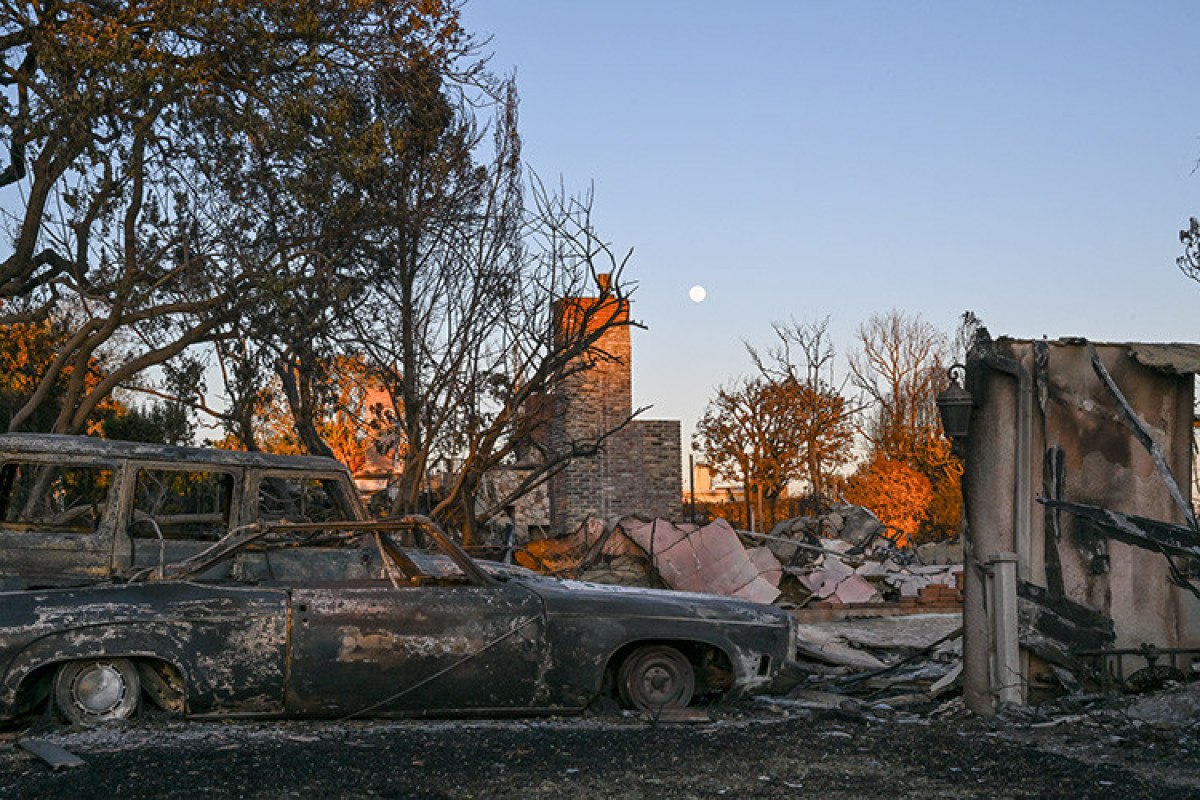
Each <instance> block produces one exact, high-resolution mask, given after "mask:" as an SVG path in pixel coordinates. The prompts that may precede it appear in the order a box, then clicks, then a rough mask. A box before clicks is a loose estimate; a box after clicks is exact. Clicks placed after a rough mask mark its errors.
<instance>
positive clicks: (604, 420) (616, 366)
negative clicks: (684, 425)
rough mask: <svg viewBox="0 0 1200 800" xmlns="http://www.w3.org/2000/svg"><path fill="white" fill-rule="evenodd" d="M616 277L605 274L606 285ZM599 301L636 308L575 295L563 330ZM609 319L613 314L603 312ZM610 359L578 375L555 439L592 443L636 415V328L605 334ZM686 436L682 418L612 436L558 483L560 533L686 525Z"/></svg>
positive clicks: (561, 407)
mask: <svg viewBox="0 0 1200 800" xmlns="http://www.w3.org/2000/svg"><path fill="white" fill-rule="evenodd" d="M607 277H608V276H601V279H602V281H604V280H607ZM599 303H611V304H614V306H615V305H616V304H618V303H619V304H620V305H619V306H618V307H616V308H615V313H616V314H618V315H619V316H621V317H623V318H627V317H628V315H629V302H628V301H625V300H622V301H617V300H611V299H610V300H600V299H599V298H592V297H573V298H567V299H565V300H562V301H560V302H559V303H558V307H557V310H556V313H555V319H556V320H558V324H559V326H560V329H561V327H562V326H563V325H565V324H570V322H571V316H572V314H580V313H581V311H580V310H581V309H585V308H589V307H592V306H595V305H596V304H599ZM597 316H598V317H600V318H601V319H607V318H608V316H609V315H608V314H607V313H606V312H603V310H602V313H600V314H598V315H597ZM596 347H597V349H598V350H600V351H602V352H603V353H604V354H605V355H606V357H605V358H600V359H597V360H596V361H595V363H594V364H593V365H592V366H591V367H590V368H589V369H587V370H584V371H581V372H579V373H577V374H575V375H572V376H571V377H570V379H569V380H568V381H567V385H566V386H565V387H564V388H563V390H562V391H561V392H560V394H559V396H558V397H557V398H556V406H557V407H556V413H555V415H554V418H553V420H552V421H551V424H550V440H551V442H552V443H561V442H566V441H572V440H588V439H593V438H595V437H596V436H598V435H600V434H603V433H604V432H606V431H610V430H612V429H614V428H617V427H618V426H620V425H621V424H622V423H624V422H625V421H626V420H627V419H628V418H629V416H630V414H632V413H633V373H632V363H633V350H632V345H631V342H630V328H629V326H628V325H623V324H622V325H616V326H613V327H612V328H610V329H609V330H607V331H605V332H604V334H603V335H602V336H601V337H600V339H599V341H598V342H597V343H596ZM680 446H681V435H680V424H679V421H678V420H641V419H638V420H634V421H632V422H631V423H629V424H628V425H627V426H626V427H624V428H623V429H621V430H620V431H618V432H617V433H616V434H615V435H613V436H611V437H609V438H608V439H607V440H606V441H605V442H604V444H603V445H602V447H601V449H600V452H598V453H596V455H594V456H591V457H587V458H576V459H574V460H573V461H572V462H571V463H570V464H569V465H568V466H567V467H566V469H564V470H563V471H562V472H560V473H558V474H557V475H555V476H554V477H553V478H552V479H551V481H550V527H551V531H552V532H553V533H555V534H557V535H562V534H566V533H569V532H571V531H574V530H575V529H576V528H578V527H579V526H580V525H581V524H582V523H583V522H584V520H586V519H587V518H588V517H589V516H598V517H600V518H601V519H606V520H608V519H616V518H618V517H623V516H626V515H628V514H641V515H643V516H646V517H651V518H653V517H662V518H664V519H679V518H680V517H682V516H683V492H682V485H683V482H682V474H681V455H680V453H681V449H680Z"/></svg>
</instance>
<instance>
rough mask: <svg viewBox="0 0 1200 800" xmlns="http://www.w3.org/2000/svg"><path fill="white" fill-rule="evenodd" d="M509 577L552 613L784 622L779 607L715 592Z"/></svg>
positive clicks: (738, 621)
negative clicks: (526, 589)
mask: <svg viewBox="0 0 1200 800" xmlns="http://www.w3.org/2000/svg"><path fill="white" fill-rule="evenodd" d="M510 580H514V581H516V582H519V583H520V584H521V585H523V586H525V587H527V588H528V589H530V590H531V591H533V592H535V593H536V594H537V595H538V596H540V597H541V598H542V600H543V601H544V602H545V604H546V612H547V613H548V614H550V615H552V616H553V615H571V616H579V615H588V614H605V615H624V616H633V617H647V618H656V619H680V620H692V621H694V620H712V621H714V622H718V621H719V622H731V623H738V624H743V625H746V624H749V625H767V626H772V627H774V626H777V625H786V624H787V623H788V620H789V614H788V613H787V612H786V611H784V610H783V609H781V608H777V607H775V606H768V605H763V604H761V603H752V602H750V601H748V600H739V599H737V598H733V597H725V596H722V595H715V594H699V593H695V592H675V591H668V590H662V589H645V588H641V587H635V586H615V585H612V584H604V583H587V582H585V581H575V580H563V579H558V578H548V577H543V576H538V575H522V576H519V577H515V576H514V577H512V578H510Z"/></svg>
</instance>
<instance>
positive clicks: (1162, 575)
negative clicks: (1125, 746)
mask: <svg viewBox="0 0 1200 800" xmlns="http://www.w3.org/2000/svg"><path fill="white" fill-rule="evenodd" d="M1095 347H1096V352H1097V353H1098V355H1099V358H1100V361H1101V362H1102V363H1103V364H1104V366H1105V368H1106V369H1107V370H1108V372H1109V373H1110V374H1111V376H1112V378H1113V380H1114V382H1115V383H1116V384H1117V386H1118V388H1119V389H1120V391H1121V392H1122V393H1123V394H1124V396H1125V398H1126V400H1127V401H1128V403H1129V405H1130V406H1131V407H1132V408H1133V409H1134V411H1135V412H1136V414H1137V415H1138V416H1139V417H1140V418H1141V419H1142V421H1143V422H1144V423H1145V425H1146V426H1147V427H1148V428H1149V430H1150V431H1151V435H1152V437H1153V438H1154V440H1155V441H1156V442H1157V443H1158V445H1159V446H1160V447H1161V448H1162V451H1163V453H1164V456H1165V459H1166V462H1167V464H1168V465H1169V466H1170V468H1171V471H1172V472H1173V473H1174V475H1175V477H1176V481H1177V483H1178V484H1179V485H1180V487H1181V490H1182V491H1183V493H1184V495H1185V497H1186V496H1188V493H1189V488H1190V480H1189V477H1190V463H1191V447H1192V399H1193V388H1192V387H1193V379H1192V377H1191V376H1190V375H1174V374H1168V373H1165V372H1161V371H1158V370H1155V369H1151V368H1148V367H1145V366H1143V365H1141V364H1139V363H1138V362H1137V361H1135V360H1134V359H1133V358H1132V357H1131V355H1130V352H1129V348H1128V346H1125V345H1120V344H1098V345H1096V346H1095ZM1038 350H1040V351H1041V355H1040V357H1039V355H1038V353H1037V351H1038ZM992 352H993V353H994V354H995V355H996V356H999V358H1000V360H1001V361H1002V360H1003V359H1005V358H1008V359H1012V360H1014V361H1015V362H1018V363H1019V364H1020V365H1021V368H1022V369H1023V370H1024V371H1025V373H1026V375H1027V376H1028V386H1029V394H1028V396H1027V398H1026V400H1025V402H1027V403H1028V404H1029V406H1030V407H1031V410H1032V426H1031V436H1030V440H1031V441H1030V444H1031V447H1030V448H1029V450H1030V452H1029V453H1028V455H1027V457H1026V459H1025V462H1024V463H1020V464H1019V463H1017V451H1018V436H1017V423H1016V420H1017V416H1018V415H1017V411H1018V407H1019V404H1020V403H1021V402H1022V398H1021V393H1020V391H1019V386H1020V381H1019V380H1018V378H1016V377H1014V376H1013V375H1010V374H1006V373H1005V372H1004V371H1003V370H1002V369H999V368H997V366H996V364H997V363H998V362H997V361H996V360H995V359H993V363H992V364H991V365H990V366H989V364H988V363H985V362H984V361H981V360H980V359H979V358H978V356H979V353H978V352H975V353H973V355H974V356H975V358H973V360H972V361H971V363H970V364H969V365H968V366H969V373H970V374H969V378H970V380H969V388H970V391H971V392H972V394H973V396H974V397H975V401H976V408H975V413H974V416H973V418H972V426H971V435H970V441H969V443H968V455H967V469H966V474H965V476H964V493H965V496H966V500H967V522H968V530H969V547H968V560H969V561H970V562H971V564H970V565H969V569H968V573H969V574H968V580H967V584H968V585H967V587H966V593H967V598H966V603H965V606H964V616H965V620H964V622H965V626H966V643H965V647H966V650H967V653H966V658H967V664H966V679H967V683H968V685H971V684H972V680H973V679H974V681H975V686H976V689H977V688H978V681H979V680H981V679H982V677H983V675H984V674H985V671H986V663H987V662H986V659H985V657H984V655H983V651H984V649H985V648H986V643H987V635H988V634H987V624H986V619H987V611H986V609H985V608H984V599H983V597H982V594H983V593H982V589H983V581H982V580H981V575H982V572H981V571H980V565H983V564H986V563H987V561H988V559H989V557H990V556H991V555H993V554H995V553H1000V552H1004V551H1011V552H1017V553H1018V555H1019V556H1020V557H1021V565H1022V572H1023V574H1022V575H1021V576H1020V577H1021V578H1023V579H1025V580H1028V581H1029V582H1031V583H1033V584H1036V585H1038V586H1042V587H1046V588H1047V589H1049V590H1050V592H1051V593H1052V594H1055V593H1059V594H1060V596H1063V597H1065V598H1067V599H1069V600H1072V601H1074V602H1076V603H1079V604H1082V605H1084V606H1087V607H1089V608H1092V609H1095V610H1098V611H1100V612H1102V613H1103V614H1105V615H1106V616H1108V617H1110V618H1111V619H1112V620H1113V623H1114V630H1115V633H1116V642H1115V643H1114V646H1115V647H1136V646H1138V645H1140V644H1142V643H1143V642H1150V643H1153V644H1156V645H1159V646H1162V647H1194V646H1200V636H1198V633H1200V631H1198V630H1197V627H1196V620H1197V617H1198V616H1200V601H1197V599H1196V598H1195V597H1194V596H1193V595H1191V594H1190V593H1188V592H1187V591H1186V590H1183V589H1181V588H1179V587H1176V586H1174V585H1173V584H1171V583H1170V581H1169V573H1168V568H1167V563H1166V559H1165V558H1164V557H1163V556H1162V555H1161V554H1158V553H1154V552H1150V551H1148V550H1145V549H1142V548H1138V547H1134V546H1131V545H1127V544H1123V543H1121V542H1117V541H1114V540H1112V539H1111V538H1110V537H1108V536H1106V535H1104V534H1103V533H1102V532H1101V531H1100V530H1099V529H1097V528H1096V527H1094V526H1093V525H1092V524H1091V523H1088V522H1086V521H1084V520H1080V519H1077V518H1075V517H1073V516H1072V515H1070V514H1068V513H1065V512H1057V520H1058V524H1059V535H1058V537H1057V538H1056V537H1055V535H1054V533H1053V528H1054V525H1053V522H1054V518H1055V513H1056V512H1051V511H1048V510H1047V509H1045V508H1044V507H1043V506H1041V505H1040V504H1038V503H1037V502H1036V499H1035V498H1036V497H1037V496H1039V495H1041V496H1051V495H1052V494H1053V492H1054V491H1055V487H1054V483H1053V480H1052V479H1051V476H1052V474H1053V469H1052V468H1051V467H1050V466H1049V462H1048V461H1047V452H1048V451H1049V450H1052V449H1053V448H1061V451H1062V456H1061V463H1062V465H1063V468H1064V469H1063V480H1062V483H1061V487H1062V499H1065V500H1069V501H1074V502H1079V503H1087V504H1092V505H1096V506H1103V507H1105V508H1108V509H1111V510H1114V511H1120V512H1124V513H1128V514H1135V515H1138V516H1142V517H1149V518H1152V519H1157V520H1162V521H1167V522H1174V523H1182V522H1183V515H1182V513H1181V511H1180V509H1179V508H1178V507H1177V505H1176V504H1175V503H1174V502H1173V501H1172V499H1171V496H1170V494H1169V492H1168V490H1167V484H1166V482H1165V481H1164V480H1163V478H1162V476H1161V475H1160V474H1159V473H1158V471H1157V470H1156V469H1155V466H1154V462H1153V459H1152V458H1151V456H1150V454H1149V453H1148V452H1147V451H1146V449H1145V448H1144V447H1142V446H1141V445H1140V444H1139V443H1138V441H1137V439H1136V438H1135V437H1134V436H1133V434H1132V433H1131V430H1130V428H1129V426H1128V424H1127V423H1126V421H1125V417H1124V414H1123V413H1122V411H1121V409H1120V406H1119V404H1118V403H1117V401H1116V400H1115V399H1114V397H1113V396H1112V394H1111V393H1110V392H1109V391H1108V390H1107V389H1106V388H1105V386H1104V385H1103V383H1102V382H1101V381H1100V379H1099V377H1098V376H1097V374H1096V371H1095V370H1094V369H1093V366H1092V362H1091V356H1090V351H1089V349H1088V347H1087V344H1086V343H1085V342H1082V341H1080V340H1068V341H1054V342H1044V343H1034V342H1028V341H1014V340H1008V339H1001V340H998V341H997V342H995V343H994V349H993V351H992ZM1018 469H1024V470H1028V471H1029V477H1030V480H1029V487H1030V491H1029V496H1028V497H1025V498H1021V500H1020V502H1021V503H1024V504H1027V505H1028V507H1029V513H1030V526H1029V528H1030V536H1029V541H1028V546H1027V547H1022V545H1021V542H1019V541H1018V538H1017V536H1016V534H1015V528H1016V525H1015V519H1016V514H1017V508H1018V505H1017V504H1016V502H1015V501H1016V499H1015V496H1014V492H1015V485H1016V483H1017V480H1016V476H1017V470H1018ZM1026 677H1028V676H1026ZM969 691H970V690H969ZM968 702H970V698H968Z"/></svg>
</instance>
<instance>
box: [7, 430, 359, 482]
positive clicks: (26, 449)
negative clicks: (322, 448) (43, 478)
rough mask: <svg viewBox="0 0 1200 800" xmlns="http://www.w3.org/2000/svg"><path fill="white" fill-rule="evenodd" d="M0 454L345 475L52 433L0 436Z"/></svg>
mask: <svg viewBox="0 0 1200 800" xmlns="http://www.w3.org/2000/svg"><path fill="white" fill-rule="evenodd" d="M0 453H21V454H35V453H51V454H55V453H56V454H59V455H63V456H92V457H95V458H110V459H114V458H115V459H141V460H147V461H149V460H153V461H178V462H181V463H190V464H219V465H222V466H237V467H261V468H265V469H289V470H320V471H322V472H330V471H336V472H345V471H346V467H345V466H344V465H343V464H342V463H341V462H340V461H338V460H337V459H333V458H325V457H324V456H283V455H276V454H274V453H245V452H241V451H237V450H216V449H213V448H206V447H177V446H174V445H164V444H149V443H146V442H123V441H118V440H116V439H96V438H94V437H92V436H66V435H63V434H56V433H5V434H0Z"/></svg>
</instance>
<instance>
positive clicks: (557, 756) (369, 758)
mask: <svg viewBox="0 0 1200 800" xmlns="http://www.w3.org/2000/svg"><path fill="white" fill-rule="evenodd" d="M711 716H712V719H711V721H706V722H699V723H663V722H659V723H652V722H648V721H645V720H641V719H638V718H632V717H625V716H621V715H619V714H612V715H600V716H589V717H584V718H575V719H547V720H531V721H463V722H458V721H435V722H429V721H386V722H385V721H363V722H359V721H354V722H270V723H263V722H254V723H251V722H228V723H220V722H185V721H180V720H175V719H171V718H167V717H164V716H159V717H153V716H152V717H150V718H148V719H143V720H140V721H137V722H135V723H127V724H123V725H120V726H114V727H107V728H103V729H97V730H78V729H70V728H66V727H63V726H60V725H55V724H49V723H46V722H42V723H38V724H35V725H34V726H33V728H31V729H28V730H25V731H13V732H9V733H6V734H3V735H2V737H0V798H21V799H22V800H29V799H30V798H41V797H120V798H141V797H165V796H176V797H186V796H197V797H198V796H205V797H215V798H281V797H282V798H287V797H305V798H311V797H322V798H324V797H405V798H409V797H411V798H474V797H496V798H506V797H512V798H518V797H519V798H539V797H582V796H589V797H598V798H655V799H656V800H659V799H661V798H676V797H680V798H683V797H698V798H701V797H764V798H784V797H789V798H790V797H814V796H827V797H837V798H871V799H872V800H877V799H878V798H880V797H886V798H975V797H978V798H1001V797H1002V798H1073V799H1074V798H1112V797H1125V798H1171V800H1181V799H1182V798H1189V797H1197V798H1200V731H1198V730H1197V728H1196V725H1195V724H1193V723H1188V722H1187V721H1186V720H1184V721H1183V722H1182V724H1176V723H1172V724H1170V725H1154V724H1147V723H1144V722H1140V721H1137V720H1130V719H1127V718H1125V717H1123V716H1122V715H1121V713H1120V712H1119V711H1105V710H1103V709H1101V710H1100V711H1098V712H1097V711H1092V712H1090V713H1087V714H1075V715H1066V716H1058V717H1052V718H1046V719H1042V720H1041V721H1037V720H1036V719H1032V718H1029V717H1027V716H1024V717H1021V718H1017V719H1014V718H1004V717H1001V718H997V719H991V720H984V719H980V718H957V719H934V718H930V717H929V716H918V715H915V714H901V713H893V714H891V715H888V714H887V713H886V712H885V711H884V710H881V709H875V710H866V711H864V710H861V709H855V710H836V709H830V710H827V711H820V710H810V709H794V708H793V709H788V708H783V707H780V706H779V705H778V704H775V703H772V702H770V701H769V700H768V701H760V702H756V703H746V704H742V705H739V706H732V707H721V708H717V709H714V710H713V711H712V714H711ZM21 736H24V737H28V738H37V739H41V740H43V741H49V742H52V743H54V744H57V745H59V746H61V747H63V748H66V749H67V750H69V751H71V752H72V753H74V754H75V755H77V756H79V757H80V758H82V759H83V760H84V761H85V764H84V765H83V766H78V767H73V768H64V769H59V770H54V769H52V768H51V767H50V766H49V765H48V764H47V763H45V762H44V761H42V760H40V759H38V758H36V757H35V756H33V755H31V754H30V753H27V752H26V751H25V750H23V749H22V748H20V747H19V746H18V745H17V740H18V738H19V737H21Z"/></svg>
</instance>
